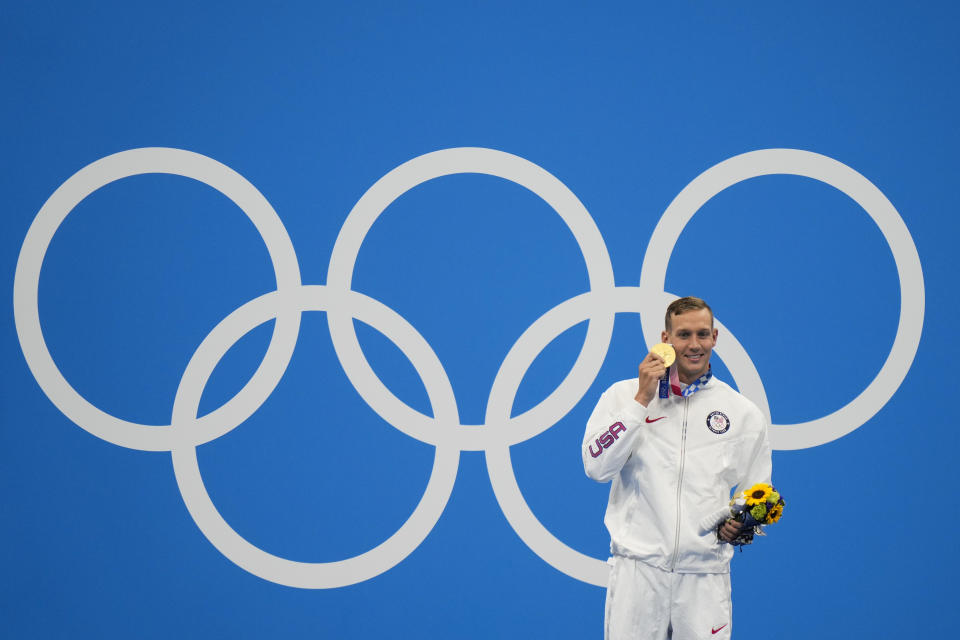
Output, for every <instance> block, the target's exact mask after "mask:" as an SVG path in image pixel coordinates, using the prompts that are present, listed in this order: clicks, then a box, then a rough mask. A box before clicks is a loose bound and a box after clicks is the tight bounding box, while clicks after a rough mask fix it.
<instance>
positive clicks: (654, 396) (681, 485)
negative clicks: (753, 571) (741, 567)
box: [583, 298, 771, 640]
mask: <svg viewBox="0 0 960 640" xmlns="http://www.w3.org/2000/svg"><path fill="white" fill-rule="evenodd" d="M664 325H665V330H664V331H663V332H662V333H661V340H662V341H663V342H665V343H668V344H672V345H673V348H674V350H675V352H676V361H675V362H674V363H673V365H672V367H673V369H672V370H670V369H668V368H667V367H666V366H665V364H664V359H663V357H661V356H660V355H657V354H656V353H649V354H647V357H646V358H644V360H643V362H641V363H640V367H639V375H638V377H637V378H632V379H629V380H622V381H620V382H617V383H615V384H614V385H613V386H611V387H610V388H609V389H607V390H606V391H605V392H604V393H603V395H602V396H601V398H600V402H599V403H597V406H596V408H595V409H594V410H593V414H592V415H591V416H590V419H589V421H588V422H587V431H586V434H585V436H584V439H583V466H584V469H585V470H586V472H587V475H588V476H589V477H591V478H593V479H594V480H597V481H599V482H608V481H611V480H612V481H613V484H612V486H611V488H610V501H609V504H608V505H607V512H606V515H605V517H604V522H605V524H606V526H607V529H608V531H609V532H610V550H611V554H612V556H613V557H612V558H611V561H610V562H611V564H612V565H613V568H612V570H611V572H610V581H609V583H608V586H607V604H606V620H605V634H604V635H605V637H606V638H607V640H620V639H621V638H631V639H633V638H638V639H649V640H664V639H667V638H672V639H673V640H686V639H687V638H729V637H730V634H731V627H732V623H733V620H732V609H731V602H730V558H731V556H732V555H733V547H732V546H731V545H729V544H723V543H722V542H721V539H722V540H723V541H725V542H731V541H732V540H734V539H735V538H736V537H737V534H738V533H739V528H740V525H739V524H738V523H736V522H733V521H731V520H729V515H730V511H729V501H730V497H731V491H732V490H733V489H734V487H736V491H737V493H738V494H741V493H742V491H744V490H745V489H748V488H750V487H751V486H753V485H754V484H756V483H758V482H766V483H769V482H770V472H771V462H770V443H769V440H768V438H767V424H766V420H765V418H764V417H763V414H761V413H760V410H759V409H757V407H756V405H754V404H753V403H752V402H750V401H749V400H747V399H746V398H744V397H743V396H741V395H740V394H739V393H737V392H736V391H734V390H733V389H732V388H730V387H729V386H728V385H726V384H725V383H723V382H721V381H720V380H717V379H716V378H713V377H712V372H711V371H710V354H711V353H712V351H713V347H714V345H715V344H716V341H717V329H716V328H714V326H713V311H712V310H711V309H710V307H709V306H708V305H707V303H706V302H704V301H703V300H701V299H699V298H681V299H679V300H675V301H674V302H673V303H671V304H670V306H669V307H667V313H666V318H665V320H664ZM661 380H663V382H661ZM721 523H723V524H722V526H720V525H721ZM718 527H719V528H718Z"/></svg>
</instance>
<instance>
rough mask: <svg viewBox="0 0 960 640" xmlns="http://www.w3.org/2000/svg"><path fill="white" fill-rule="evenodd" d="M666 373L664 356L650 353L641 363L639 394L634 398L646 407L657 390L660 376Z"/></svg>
mask: <svg viewBox="0 0 960 640" xmlns="http://www.w3.org/2000/svg"><path fill="white" fill-rule="evenodd" d="M665 375H667V367H666V366H665V365H664V363H663V358H661V357H660V356H658V355H657V354H655V353H648V354H647V357H646V358H644V359H643V362H641V363H640V369H639V375H638V378H637V379H638V383H639V384H638V385H637V395H636V396H634V398H633V399H634V400H636V401H637V402H639V403H640V404H642V405H643V406H645V407H646V406H648V405H649V404H650V401H651V400H653V396H654V394H655V393H656V392H657V384H658V383H659V380H660V378H662V377H664V376H665Z"/></svg>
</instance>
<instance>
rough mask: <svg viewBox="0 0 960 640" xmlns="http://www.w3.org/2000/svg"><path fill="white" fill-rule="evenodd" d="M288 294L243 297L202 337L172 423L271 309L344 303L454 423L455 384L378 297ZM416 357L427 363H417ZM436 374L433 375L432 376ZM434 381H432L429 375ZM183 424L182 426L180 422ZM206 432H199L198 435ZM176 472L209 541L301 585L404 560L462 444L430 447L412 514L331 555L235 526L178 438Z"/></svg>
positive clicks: (248, 567) (328, 583) (189, 414)
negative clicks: (280, 550) (373, 542)
mask: <svg viewBox="0 0 960 640" xmlns="http://www.w3.org/2000/svg"><path fill="white" fill-rule="evenodd" d="M286 297H287V300H284V301H282V302H281V301H280V298H281V294H279V293H278V292H276V291H274V292H271V293H268V294H264V295H262V296H260V297H258V298H255V299H254V300H251V301H250V302H248V303H246V304H244V305H243V306H241V307H240V308H239V309H237V310H236V311H234V312H233V313H231V314H230V315H229V316H227V318H225V319H224V320H223V321H222V322H221V323H220V324H218V325H217V326H216V327H215V328H214V329H213V331H211V332H210V334H208V335H207V337H206V338H205V339H204V344H203V345H201V348H200V349H198V350H197V353H198V354H201V355H198V356H196V357H194V358H191V360H190V363H189V364H188V365H187V369H186V371H185V372H184V375H183V378H182V379H181V382H180V385H179V387H178V388H177V396H176V399H175V400H174V409H173V424H175V425H177V427H178V432H181V433H182V432H186V431H188V430H189V427H190V426H191V425H192V424H193V423H195V421H196V415H197V409H198V407H199V404H200V398H201V396H202V394H203V389H204V388H205V387H206V384H207V381H208V380H209V378H210V375H211V373H213V370H214V368H215V367H216V366H217V364H218V363H219V362H220V359H221V358H222V357H223V356H224V354H226V352H227V350H229V349H230V347H232V346H233V345H234V344H235V343H236V342H237V341H238V340H239V339H240V338H241V337H243V336H244V335H246V334H247V333H248V332H249V331H250V330H252V329H254V328H255V327H257V326H260V325H261V324H263V323H264V322H267V321H268V320H270V319H271V318H273V317H275V314H276V310H277V309H297V310H298V312H299V311H325V310H328V309H329V308H331V306H336V307H338V308H341V309H343V308H347V309H349V310H350V313H351V314H352V316H353V317H356V318H358V319H359V320H361V321H362V322H365V323H367V324H369V325H370V326H371V327H373V328H374V329H376V330H377V331H380V332H381V333H382V334H383V335H384V336H386V337H387V338H388V339H390V340H391V341H392V342H393V343H394V344H396V345H397V347H398V348H399V349H400V350H401V351H402V352H403V354H404V355H405V356H406V357H407V358H408V359H409V360H410V362H411V363H412V364H413V365H414V368H415V369H416V370H417V371H418V372H419V371H421V370H425V371H427V372H429V373H430V375H429V376H427V377H426V378H423V382H424V385H425V386H426V388H427V395H428V396H429V398H430V404H431V407H432V408H433V410H434V412H435V413H436V414H437V416H438V420H439V422H441V423H445V424H457V423H458V422H459V418H458V416H457V407H456V400H455V399H454V397H453V387H451V386H450V382H449V380H448V379H447V377H446V374H445V373H444V372H443V367H442V366H441V365H440V361H439V360H438V359H437V357H436V354H435V353H434V352H433V350H432V349H431V348H430V346H429V345H428V344H427V342H426V340H424V339H423V337H422V336H421V335H420V334H419V333H417V331H416V330H415V329H414V328H413V327H412V326H410V325H409V323H407V321H406V320H404V319H403V318H402V317H401V316H400V315H399V314H397V313H396V312H394V311H393V310H392V309H390V308H388V307H386V306H385V305H383V304H382V303H380V302H377V301H376V300H374V299H372V298H369V297H367V296H365V295H363V294H360V293H357V292H355V291H351V292H348V293H346V294H345V295H344V294H343V293H342V292H337V291H335V290H331V289H329V288H327V287H324V286H322V285H312V286H303V287H302V288H301V289H299V290H298V291H296V292H294V293H293V294H286ZM418 365H425V366H424V367H423V369H421V368H420V367H419V366H418ZM438 377H439V379H438ZM435 380H436V381H437V383H436V384H432V382H433V381H435ZM181 425H183V426H184V429H182V430H181V429H179V427H180V426H181ZM204 437H205V436H204ZM171 457H172V459H173V469H174V475H175V476H176V481H177V486H178V487H179V489H180V494H181V495H182V496H183V502H184V504H185V505H186V506H187V510H188V511H189V512H190V515H191V517H192V518H193V520H194V522H195V523H196V524H197V527H198V528H199V529H200V531H201V532H202V533H203V535H204V536H206V538H207V539H208V540H209V541H210V543H211V544H212V545H213V546H214V547H216V548H217V550H219V551H220V553H222V554H223V555H224V556H226V557H227V558H228V559H229V560H230V561H231V562H233V563H234V564H236V565H237V566H239V567H240V568H242V569H244V570H245V571H248V572H250V573H252V574H254V575H256V576H259V577H260V578H263V579H264V580H269V581H271V582H275V583H277V584H282V585H286V586H289V587H298V588H302V589H332V588H337V587H344V586H347V585H351V584H355V583H357V582H362V581H364V580H368V579H370V578H372V577H374V576H377V575H380V574H381V573H383V572H384V571H387V570H388V569H390V568H391V567H393V566H395V565H397V564H398V563H400V562H402V561H403V559H404V558H406V557H407V556H408V555H410V553H412V552H413V550H414V549H416V548H417V547H418V546H420V543H421V542H423V540H424V538H426V537H427V535H428V534H429V533H430V531H432V530H433V527H434V526H435V525H436V523H437V521H438V520H439V519H440V515H441V514H442V513H443V510H444V508H445V507H446V504H447V501H448V500H449V499H450V495H451V493H452V492H453V485H454V482H455V481H456V478H457V468H458V466H459V461H460V452H459V451H458V450H457V449H455V448H453V447H452V446H450V445H449V444H447V443H441V444H439V445H437V447H436V453H435V456H434V463H433V469H432V471H431V473H430V479H429V480H428V482H427V487H426V489H425V490H424V495H423V497H422V498H421V499H420V501H419V503H418V504H417V506H416V508H415V509H414V511H413V513H412V514H411V515H410V517H409V518H408V519H407V520H406V521H405V522H404V523H403V524H402V525H401V526H400V528H399V529H397V531H396V532H395V533H394V534H393V535H391V536H390V537H389V538H387V539H386V540H385V541H383V542H382V543H380V544H379V545H377V546H376V547H374V548H373V549H370V550H369V551H366V552H364V553H362V554H360V555H357V556H354V557H352V558H348V559H346V560H338V561H333V562H299V561H295V560H289V559H286V558H281V557H279V556H276V555H273V554H271V553H269V552H267V551H264V550H262V549H260V548H259V547H257V546H255V545H253V544H252V543H250V542H249V541H248V540H246V539H245V538H243V537H242V536H241V535H240V534H238V533H237V532H236V531H235V530H234V529H233V528H232V527H231V526H230V525H229V524H227V522H226V520H224V519H223V516H221V515H220V513H219V511H217V508H216V506H215V505H214V504H213V501H212V500H211V498H210V495H209V494H208V493H207V490H206V487H205V486H204V482H203V476H202V475H201V474H200V467H199V463H198V461H197V452H196V446H195V444H194V443H191V442H190V441H189V440H187V439H186V438H180V439H178V440H177V443H176V445H175V447H174V449H173V450H172V451H171Z"/></svg>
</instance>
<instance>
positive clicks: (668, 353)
mask: <svg viewBox="0 0 960 640" xmlns="http://www.w3.org/2000/svg"><path fill="white" fill-rule="evenodd" d="M650 352H651V353H655V354H657V355H658V356H660V357H661V358H663V366H665V367H669V366H670V365H672V364H673V361H674V360H676V359H677V353H676V351H674V350H673V345H669V344H666V343H665V342H661V343H660V344H655V345H653V348H652V349H650Z"/></svg>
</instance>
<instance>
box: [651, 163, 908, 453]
mask: <svg viewBox="0 0 960 640" xmlns="http://www.w3.org/2000/svg"><path fill="white" fill-rule="evenodd" d="M774 174H785V175H796V176H803V177H807V178H812V179H814V180H817V181H819V182H823V183H826V184H828V185H830V186H832V187H834V188H835V189H838V190H839V191H841V192H842V193H844V194H846V195H847V196H849V197H850V198H851V199H852V200H853V201H854V202H856V203H857V204H858V205H860V207H862V208H863V210H864V211H866V213H867V214H868V215H869V216H870V217H871V218H872V219H873V221H874V223H876V225H877V227H879V229H880V232H881V233H882V234H883V237H884V239H885V240H886V241H887V244H888V245H889V247H890V251H891V252H892V253H893V259H894V261H895V262H896V265H897V276H898V278H899V281H900V318H899V321H898V323H897V333H896V337H895V338H894V341H893V346H892V347H891V349H890V354H889V355H888V356H887V358H886V360H885V361H884V363H883V366H882V367H881V368H880V371H879V372H878V373H877V375H876V376H875V377H874V379H873V380H872V381H871V382H870V384H868V385H867V387H866V388H865V389H864V390H863V391H862V392H861V393H860V394H859V395H858V396H857V397H855V398H854V399H853V400H851V401H850V402H848V403H847V404H846V405H844V406H843V407H841V408H840V409H837V410H836V411H834V412H833V413H830V414H828V415H826V416H823V417H821V418H817V419H815V420H809V421H806V422H801V423H797V424H772V420H771V419H770V407H769V404H768V403H767V398H766V392H765V391H764V389H763V382H762V381H761V379H760V374H759V373H758V372H757V369H756V366H754V364H753V361H752V360H751V359H750V356H748V355H747V352H746V350H745V349H744V348H743V346H742V345H741V344H740V343H739V342H737V341H736V339H735V338H733V334H732V333H730V332H729V330H726V331H725V335H726V336H727V337H726V339H725V340H723V341H721V343H718V345H717V349H716V351H717V353H718V355H719V356H720V358H722V359H723V361H724V363H725V364H726V365H727V369H728V370H729V371H730V373H731V375H733V376H734V379H735V380H736V381H737V384H738V386H739V388H740V390H741V391H742V392H743V394H744V395H745V396H747V397H748V398H750V399H751V400H753V401H754V402H755V403H757V405H758V406H759V407H760V409H761V410H762V411H763V412H764V414H765V415H766V417H767V420H768V421H770V422H771V425H770V443H771V445H772V446H773V448H774V449H780V450H790V449H805V448H809V447H815V446H818V445H821V444H825V443H827V442H831V441H833V440H836V439H837V438H840V437H842V436H844V435H846V434H848V433H850V432H851V431H853V430H855V429H858V428H859V427H861V426H863V424H865V423H866V422H867V421H868V420H869V419H870V418H872V417H873V416H874V415H876V413H877V412H878V411H880V409H882V408H883V407H884V406H885V405H886V404H887V402H889V401H890V398H892V397H893V394H894V393H896V391H897V389H898V388H899V387H900V385H901V384H902V383H903V380H904V379H905V378H906V376H907V372H908V371H909V370H910V366H911V365H912V364H913V359H914V357H915V356H916V353H917V349H918V348H919V346H920V336H921V333H922V332H923V316H924V309H925V304H926V302H925V294H924V283H923V269H922V267H921V265H920V255H919V254H918V253H917V247H916V244H914V242H913V238H912V237H911V236H910V231H909V230H908V229H907V226H906V224H904V222H903V219H902V218H901V217H900V214H899V212H897V210H896V208H894V206H893V204H891V203H890V201H889V200H888V199H887V197H886V196H885V195H883V192H882V191H880V189H878V188H877V187H876V186H875V185H874V184H873V183H872V182H870V181H869V180H867V179H866V178H865V177H864V176H863V175H861V174H860V173H858V172H857V171H855V170H854V169H852V168H850V167H848V166H847V165H845V164H843V163H842V162H839V161H837V160H834V159H833V158H829V157H827V156H824V155H821V154H819V153H814V152H812V151H802V150H799V149H762V150H759V151H750V152H748V153H743V154H740V155H738V156H734V157H732V158H729V159H727V160H724V161H723V162H720V163H718V164H716V165H714V166H712V167H710V168H709V169H707V170H706V171H704V172H703V173H701V174H700V175H699V176H697V177H696V178H694V180H693V181H692V182H690V184H688V185H687V186H686V187H684V189H683V190H682V191H681V192H680V193H679V194H677V197H676V198H674V199H673V202H671V203H670V206H668V207H667V210H666V211H665V212H664V214H663V216H662V217H661V218H660V221H659V222H658V223H657V226H656V228H655V229H654V231H653V235H652V236H651V238H650V243H649V244H648V245H647V251H646V253H645V254H644V258H643V266H642V267H641V270H640V291H641V297H642V298H643V299H645V300H649V301H650V304H649V305H647V308H646V310H645V311H644V312H643V313H641V323H642V326H643V334H644V336H645V337H646V339H647V344H654V343H656V342H658V341H659V332H660V330H659V328H657V327H658V326H659V325H658V324H657V323H658V322H660V320H659V317H658V316H659V314H662V311H659V310H658V309H663V308H665V305H664V306H659V307H658V306H656V305H662V304H663V303H664V302H665V301H666V302H667V303H669V300H670V299H672V298H675V297H676V296H670V295H669V294H665V293H663V292H664V290H665V285H666V272H667V264H668V263H669V261H670V255H671V253H672V252H673V249H674V247H675V246H676V243H677V241H678V240H679V238H680V233H681V232H682V231H683V229H684V227H686V225H687V223H688V222H689V221H690V218H692V217H693V215H694V214H695V213H696V212H697V211H699V209H700V208H701V207H702V206H703V205H704V204H705V203H706V202H707V201H708V200H710V199H711V198H712V197H714V196H715V195H717V194H718V193H720V192H721V191H723V190H724V189H726V188H727V187H730V186H732V185H734V184H737V183H738V182H741V181H743V180H747V179H750V178H755V177H758V176H765V175H774ZM911 285H912V286H911ZM654 301H656V302H655V303H654ZM731 339H732V340H731ZM731 342H732V344H731ZM724 343H725V344H724ZM735 371H737V372H739V375H737V374H736V373H734V372H735Z"/></svg>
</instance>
